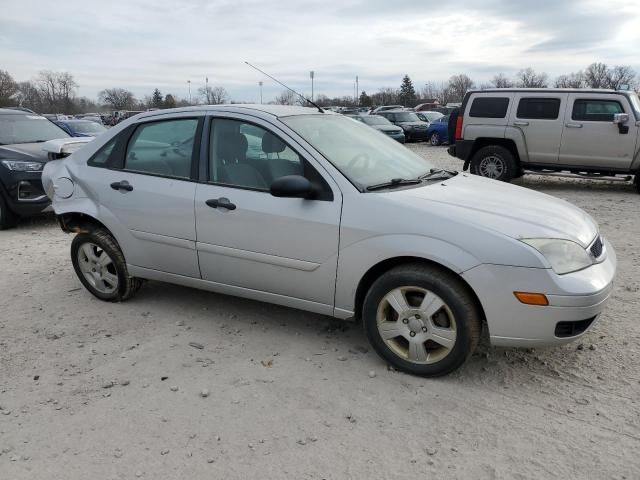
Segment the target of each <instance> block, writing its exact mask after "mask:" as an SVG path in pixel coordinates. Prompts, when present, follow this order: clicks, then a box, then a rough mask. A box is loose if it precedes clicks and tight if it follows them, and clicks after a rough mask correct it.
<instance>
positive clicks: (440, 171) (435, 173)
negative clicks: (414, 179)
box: [418, 168, 458, 180]
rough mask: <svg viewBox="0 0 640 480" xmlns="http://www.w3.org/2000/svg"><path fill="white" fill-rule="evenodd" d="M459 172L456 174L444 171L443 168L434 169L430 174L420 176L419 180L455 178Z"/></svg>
mask: <svg viewBox="0 0 640 480" xmlns="http://www.w3.org/2000/svg"><path fill="white" fill-rule="evenodd" d="M457 174H458V172H454V171H451V170H444V169H442V168H432V169H431V170H429V172H427V173H425V174H424V175H420V176H419V177H418V179H419V180H427V179H429V178H442V177H445V176H446V177H447V178H448V177H455V176H456V175H457Z"/></svg>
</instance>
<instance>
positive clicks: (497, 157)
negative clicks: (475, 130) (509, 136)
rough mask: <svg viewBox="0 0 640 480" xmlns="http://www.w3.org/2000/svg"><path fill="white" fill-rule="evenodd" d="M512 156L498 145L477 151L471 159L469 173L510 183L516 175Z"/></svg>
mask: <svg viewBox="0 0 640 480" xmlns="http://www.w3.org/2000/svg"><path fill="white" fill-rule="evenodd" d="M517 170H518V166H517V164H516V161H515V158H514V157H513V154H512V153H511V152H510V151H509V150H507V149H506V148H504V147H501V146H500V145H489V146H487V147H482V148H481V149H479V150H478V151H477V152H476V153H475V155H474V156H473V158H472V159H471V173H473V174H475V175H480V176H481V177H487V178H492V179H494V180H500V181H502V182H510V181H511V180H512V179H513V178H514V177H515V176H516V175H517V173H518V171H517Z"/></svg>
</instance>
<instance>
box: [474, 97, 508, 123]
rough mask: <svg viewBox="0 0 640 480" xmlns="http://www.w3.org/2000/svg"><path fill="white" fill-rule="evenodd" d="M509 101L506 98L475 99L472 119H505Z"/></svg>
mask: <svg viewBox="0 0 640 480" xmlns="http://www.w3.org/2000/svg"><path fill="white" fill-rule="evenodd" d="M508 108H509V99H508V98H504V97H476V98H474V99H473V103H472V104H471V109H470V110H469V116H470V117H483V118H504V117H506V116H507V109H508Z"/></svg>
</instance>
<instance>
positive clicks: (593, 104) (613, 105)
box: [571, 99, 624, 122]
mask: <svg viewBox="0 0 640 480" xmlns="http://www.w3.org/2000/svg"><path fill="white" fill-rule="evenodd" d="M616 113H624V109H623V108H622V104H621V103H620V102H618V101H617V100H600V99H597V100H596V99H593V100H591V99H579V100H576V101H575V102H573V112H572V113H571V118H572V119H573V120H582V121H586V122H612V121H613V115H614V114H616Z"/></svg>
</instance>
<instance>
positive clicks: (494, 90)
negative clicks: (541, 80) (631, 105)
mask: <svg viewBox="0 0 640 480" xmlns="http://www.w3.org/2000/svg"><path fill="white" fill-rule="evenodd" d="M499 92H511V93H513V92H530V93H553V92H562V93H623V94H628V93H633V92H631V91H630V90H612V89H607V88H486V89H483V90H469V93H499Z"/></svg>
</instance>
